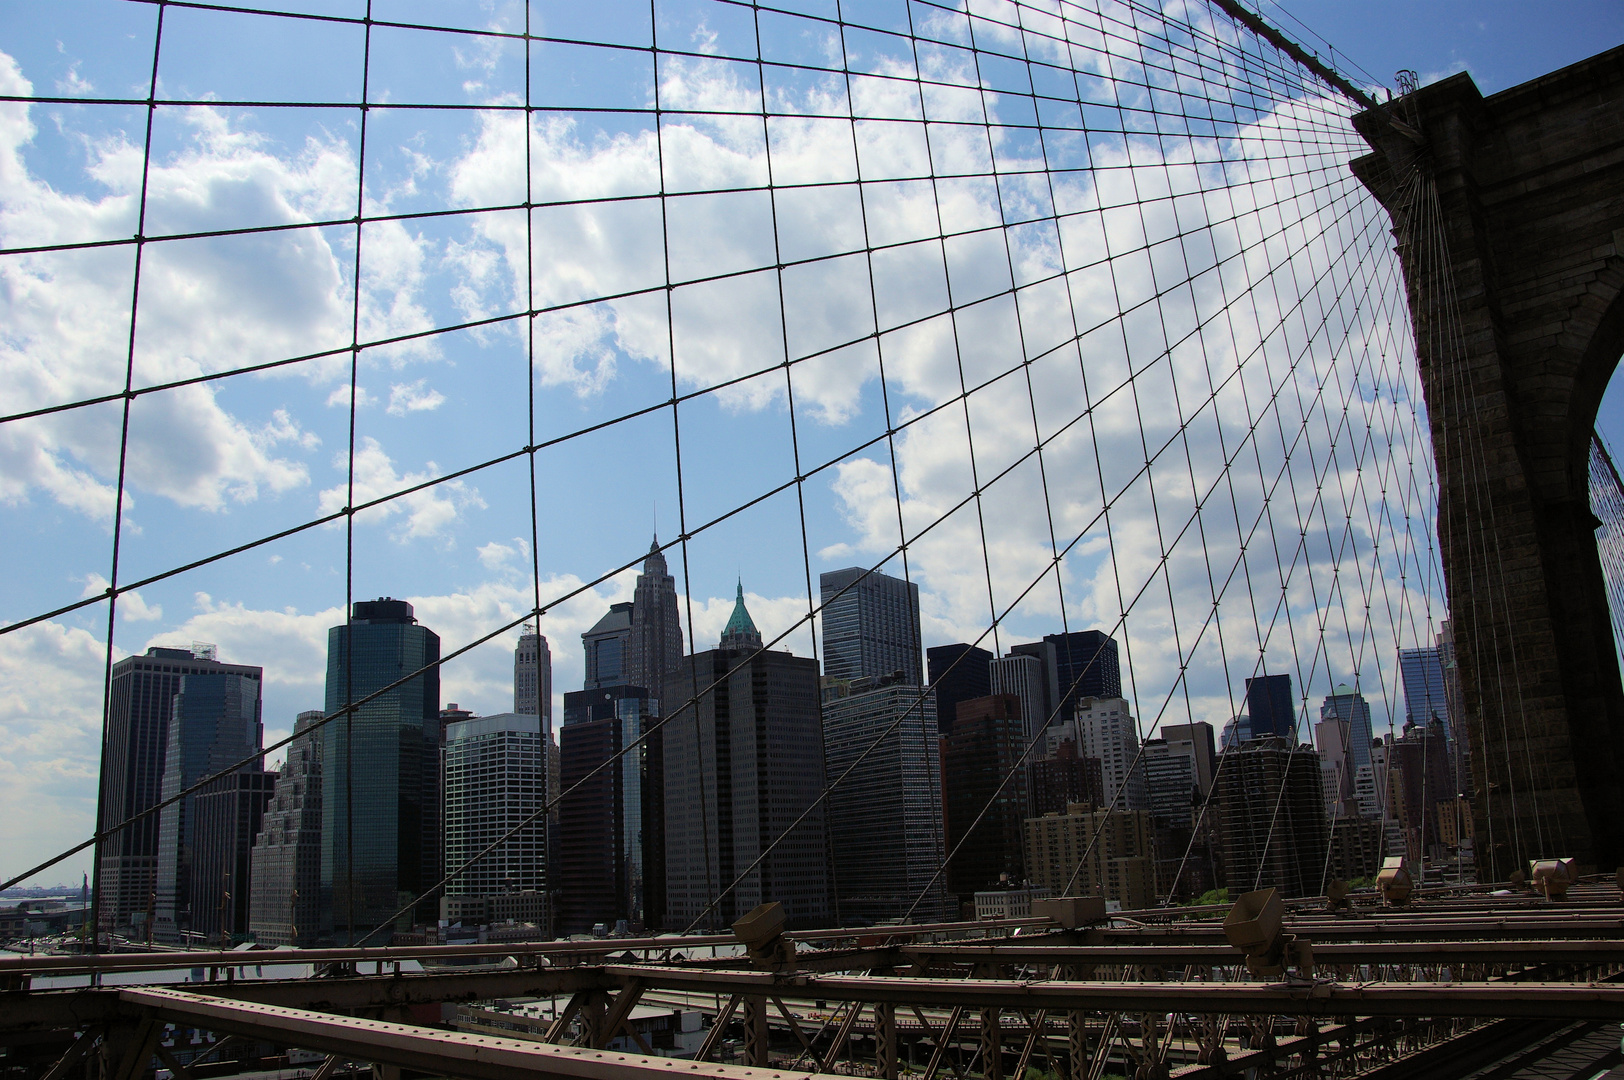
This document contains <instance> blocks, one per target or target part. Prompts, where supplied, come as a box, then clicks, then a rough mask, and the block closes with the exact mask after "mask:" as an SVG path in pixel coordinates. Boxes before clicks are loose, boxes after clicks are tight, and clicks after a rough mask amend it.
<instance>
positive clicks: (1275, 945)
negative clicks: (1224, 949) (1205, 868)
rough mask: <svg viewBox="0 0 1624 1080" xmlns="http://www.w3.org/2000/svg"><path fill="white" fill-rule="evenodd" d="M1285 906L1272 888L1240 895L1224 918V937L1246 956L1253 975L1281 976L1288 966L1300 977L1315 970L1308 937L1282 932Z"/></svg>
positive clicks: (1283, 929) (1284, 920)
mask: <svg viewBox="0 0 1624 1080" xmlns="http://www.w3.org/2000/svg"><path fill="white" fill-rule="evenodd" d="M1285 922H1286V905H1285V904H1283V903H1281V901H1280V894H1279V892H1278V891H1277V890H1275V889H1258V890H1257V891H1256V892H1249V893H1242V894H1241V895H1240V897H1239V898H1238V899H1237V900H1236V901H1235V906H1234V907H1232V908H1230V909H1229V914H1228V915H1225V916H1224V937H1225V938H1226V939H1227V940H1228V941H1229V943H1230V944H1231V945H1233V946H1234V947H1235V948H1237V949H1239V950H1240V951H1241V952H1242V953H1244V954H1245V955H1246V970H1247V971H1250V972H1251V973H1252V974H1254V975H1280V974H1283V973H1284V972H1285V970H1286V967H1287V965H1290V966H1292V967H1295V968H1296V969H1297V971H1298V973H1299V974H1301V975H1308V974H1311V973H1312V972H1313V970H1314V951H1313V946H1312V945H1311V944H1310V942H1309V940H1308V939H1307V938H1300V937H1295V936H1293V935H1291V934H1287V933H1285Z"/></svg>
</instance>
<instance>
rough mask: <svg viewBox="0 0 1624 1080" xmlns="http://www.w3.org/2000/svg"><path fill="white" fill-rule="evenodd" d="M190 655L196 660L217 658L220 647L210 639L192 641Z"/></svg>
mask: <svg viewBox="0 0 1624 1080" xmlns="http://www.w3.org/2000/svg"><path fill="white" fill-rule="evenodd" d="M192 657H193V659H196V660H219V658H220V649H219V647H218V646H217V645H215V644H214V642H212V641H194V642H192Z"/></svg>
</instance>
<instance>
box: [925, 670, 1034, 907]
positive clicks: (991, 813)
mask: <svg viewBox="0 0 1624 1080" xmlns="http://www.w3.org/2000/svg"><path fill="white" fill-rule="evenodd" d="M1023 730H1024V721H1023V719H1022V717H1021V700H1020V698H1017V697H1015V696H1014V695H1013V694H995V695H992V696H990V697H983V698H971V699H970V700H969V701H961V702H959V716H958V720H957V721H956V722H955V723H954V724H953V731H952V732H951V733H950V734H949V735H947V736H946V737H944V738H943V739H942V806H943V817H944V818H945V824H946V830H947V850H948V853H949V856H950V860H951V861H949V863H948V864H947V887H948V890H949V891H950V892H952V893H955V894H956V895H957V896H958V898H959V900H960V902H961V903H962V902H964V901H966V900H969V899H971V898H972V897H973V896H974V895H975V893H976V892H977V891H978V890H981V889H988V888H992V887H993V886H995V885H997V884H998V883H999V880H1000V875H1006V876H1007V878H1006V879H1007V880H1008V881H1010V882H1019V881H1021V880H1022V879H1023V878H1024V877H1025V876H1026V875H1025V873H1024V864H1023V862H1022V854H1021V852H1022V848H1021V835H1022V825H1021V823H1022V822H1023V821H1025V820H1026V816H1027V813H1028V809H1029V807H1030V805H1031V804H1030V798H1031V796H1030V794H1029V792H1028V791H1027V772H1026V770H1025V769H1024V768H1020V767H1019V764H1020V762H1021V753H1022V751H1024V750H1025V749H1026V745H1025V740H1024V739H1023V738H1022V732H1023ZM955 851H956V852H957V854H954V852H955Z"/></svg>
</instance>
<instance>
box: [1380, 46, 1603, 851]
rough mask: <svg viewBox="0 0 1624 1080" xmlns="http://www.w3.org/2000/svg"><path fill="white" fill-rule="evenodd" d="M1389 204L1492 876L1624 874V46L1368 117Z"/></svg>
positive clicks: (1451, 87) (1446, 86) (1464, 81)
mask: <svg viewBox="0 0 1624 1080" xmlns="http://www.w3.org/2000/svg"><path fill="white" fill-rule="evenodd" d="M1355 124H1356V125H1357V126H1358V128H1359V130H1360V132H1361V134H1363V135H1364V137H1365V139H1366V141H1368V142H1369V143H1370V145H1371V147H1372V148H1373V150H1374V153H1372V154H1370V155H1368V156H1366V157H1362V158H1359V159H1358V160H1357V161H1355V162H1354V163H1353V169H1354V172H1355V173H1356V174H1357V175H1358V176H1359V178H1360V179H1361V180H1362V181H1363V182H1364V183H1365V185H1366V186H1367V187H1368V188H1369V189H1370V190H1371V191H1372V192H1373V193H1374V194H1375V195H1376V197H1377V198H1378V199H1380V200H1381V202H1382V203H1383V204H1384V205H1385V206H1386V207H1387V209H1388V211H1389V213H1390V214H1391V215H1392V218H1393V222H1394V225H1395V229H1394V234H1395V237H1396V239H1397V242H1398V251H1399V256H1400V259H1401V261H1402V264H1403V268H1404V273H1405V277H1406V281H1407V285H1408V289H1409V297H1410V309H1411V312H1412V316H1413V320H1414V324H1415V333H1416V349H1417V355H1418V359H1419V361H1420V370H1421V383H1422V389H1423V392H1424V393H1425V395H1426V404H1427V411H1428V415H1429V419H1430V422H1431V427H1432V443H1433V451H1434V455H1435V457H1436V460H1437V464H1438V479H1439V507H1438V514H1439V520H1438V532H1439V540H1440V543H1441V545H1442V554H1443V564H1444V574H1445V580H1446V583H1447V586H1448V589H1449V599H1450V610H1451V614H1452V618H1453V629H1454V637H1455V643H1456V656H1457V659H1458V662H1459V665H1460V676H1461V686H1462V691H1463V696H1464V698H1465V703H1466V712H1467V717H1468V724H1467V726H1468V731H1469V738H1470V743H1471V760H1472V773H1471V784H1472V788H1473V791H1472V794H1473V796H1474V803H1475V813H1476V821H1475V823H1474V824H1475V828H1476V846H1477V858H1478V873H1479V880H1480V881H1504V880H1505V879H1506V878H1507V876H1508V875H1509V874H1510V873H1511V872H1512V871H1513V870H1515V869H1517V868H1518V867H1519V866H1525V865H1526V863H1525V860H1527V859H1530V858H1536V857H1542V856H1544V857H1551V856H1572V857H1574V858H1576V859H1577V860H1578V861H1579V863H1581V864H1583V865H1585V866H1587V867H1592V868H1594V869H1597V870H1612V869H1613V868H1614V867H1615V866H1617V865H1619V864H1620V863H1624V690H1621V688H1620V680H1619V666H1618V661H1617V658H1616V654H1615V652H1614V646H1613V636H1612V628H1611V624H1610V621H1609V614H1608V608H1607V599H1606V590H1605V589H1604V587H1603V584H1602V575H1601V564H1600V562H1599V559H1598V557H1597V552H1596V539H1595V528H1596V525H1597V524H1598V523H1597V521H1596V519H1595V518H1594V517H1593V515H1592V514H1591V512H1590V505H1589V498H1588V462H1589V443H1590V434H1591V430H1592V428H1593V426H1594V424H1595V418H1596V409H1597V407H1598V405H1599V404H1600V402H1601V397H1602V393H1603V391H1604V390H1605V389H1606V388H1607V383H1608V380H1609V378H1610V377H1611V376H1612V373H1613V369H1614V367H1616V366H1617V364H1618V360H1619V356H1620V353H1621V352H1624V299H1621V290H1624V48H1618V49H1614V50H1612V51H1611V52H1606V53H1602V54H1601V55H1599V56H1595V57H1592V58H1591V59H1589V60H1586V61H1583V62H1582V63H1578V64H1575V65H1573V66H1572V67H1568V68H1564V69H1562V70H1561V71H1557V72H1553V73H1552V74H1550V75H1546V76H1544V77H1543V78H1539V79H1535V80H1533V81H1532V82H1528V83H1524V84H1523V85H1521V86H1517V87H1513V88H1512V89H1510V90H1506V91H1503V92H1501V93H1498V94H1494V95H1492V96H1490V97H1487V98H1485V97H1483V96H1482V95H1481V94H1480V93H1479V92H1478V90H1477V87H1476V86H1475V85H1474V84H1473V83H1472V80H1471V79H1470V78H1469V77H1468V76H1466V75H1464V74H1462V75H1456V76H1453V77H1452V78H1448V79H1445V80H1443V81H1441V82H1438V83H1435V84H1433V85H1431V86H1428V87H1425V88H1423V89H1421V90H1417V91H1414V92H1412V93H1409V94H1407V95H1405V96H1404V97H1401V98H1398V99H1396V100H1395V101H1394V102H1392V103H1391V105H1390V106H1388V107H1386V108H1384V109H1377V110H1371V111H1369V112H1365V113H1362V114H1361V115H1359V116H1358V117H1357V118H1356V119H1355Z"/></svg>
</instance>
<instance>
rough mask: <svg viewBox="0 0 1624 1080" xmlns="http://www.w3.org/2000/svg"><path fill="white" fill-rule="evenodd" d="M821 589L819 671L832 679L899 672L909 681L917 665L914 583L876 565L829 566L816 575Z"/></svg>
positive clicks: (916, 677)
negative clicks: (864, 567)
mask: <svg viewBox="0 0 1624 1080" xmlns="http://www.w3.org/2000/svg"><path fill="white" fill-rule="evenodd" d="M818 587H819V590H820V591H821V593H822V594H823V600H822V602H823V673H824V674H825V675H827V676H829V677H830V678H831V679H861V678H863V677H865V676H881V675H891V674H893V673H894V672H898V671H900V672H902V677H903V681H904V682H906V683H907V684H908V685H910V686H919V685H922V683H923V682H924V673H923V671H922V670H921V667H920V640H919V586H918V585H915V584H913V583H911V582H908V581H904V580H903V579H901V578H895V577H892V576H890V575H889V574H882V573H880V572H879V571H878V570H874V571H872V572H869V573H868V574H867V576H865V575H864V571H863V570H862V569H861V568H860V567H856V566H851V567H847V568H846V569H844V570H831V571H829V572H828V573H826V574H822V575H820V576H819V578H818Z"/></svg>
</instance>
